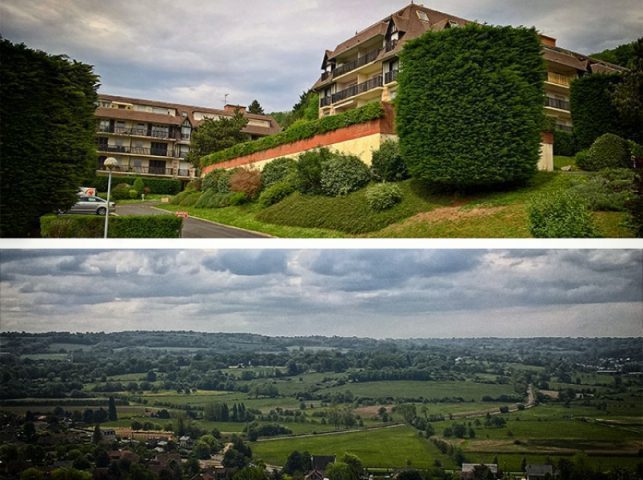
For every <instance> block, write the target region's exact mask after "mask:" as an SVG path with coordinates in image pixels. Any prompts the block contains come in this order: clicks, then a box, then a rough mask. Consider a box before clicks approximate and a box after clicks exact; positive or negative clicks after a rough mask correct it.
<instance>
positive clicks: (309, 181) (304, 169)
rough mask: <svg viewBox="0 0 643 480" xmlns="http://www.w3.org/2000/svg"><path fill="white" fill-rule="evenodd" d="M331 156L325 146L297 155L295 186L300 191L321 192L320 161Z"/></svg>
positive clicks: (324, 160)
mask: <svg viewBox="0 0 643 480" xmlns="http://www.w3.org/2000/svg"><path fill="white" fill-rule="evenodd" d="M331 158H333V154H332V153H331V151H330V150H328V149H327V148H320V149H319V150H311V151H309V152H304V153H302V154H301V155H299V156H298V157H297V188H299V191H300V192H301V193H306V194H311V195H315V194H318V193H321V191H322V188H321V169H322V163H324V162H326V161H327V160H330V159H331Z"/></svg>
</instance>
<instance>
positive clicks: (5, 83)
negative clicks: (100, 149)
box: [0, 38, 98, 237]
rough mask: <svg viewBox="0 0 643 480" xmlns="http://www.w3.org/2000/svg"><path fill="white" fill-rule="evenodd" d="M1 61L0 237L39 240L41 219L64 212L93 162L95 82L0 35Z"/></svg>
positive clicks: (78, 66)
mask: <svg viewBox="0 0 643 480" xmlns="http://www.w3.org/2000/svg"><path fill="white" fill-rule="evenodd" d="M0 58H1V59H2V61H0V118H1V119H2V127H1V128H0V159H1V160H0V185H1V188H0V192H1V194H0V236H2V237H26V236H29V235H38V219H39V218H40V216H41V215H43V214H45V213H48V212H52V211H55V210H57V209H62V210H66V209H68V208H69V207H71V206H72V205H73V204H74V203H75V202H76V200H77V197H76V192H77V191H78V187H79V186H80V185H81V180H82V179H83V178H85V177H86V176H88V175H89V174H90V172H91V169H92V168H93V167H95V165H96V146H95V144H94V130H95V128H96V123H95V119H94V111H95V110H96V101H97V99H98V97H97V94H96V89H97V88H98V77H97V76H96V75H95V74H94V72H93V70H92V66H91V65H85V64H84V63H80V62H76V61H72V60H70V59H68V58H67V57H65V56H60V55H56V56H54V55H48V54H47V53H45V52H42V51H36V50H31V49H29V48H27V47H26V46H25V45H23V44H20V45H14V44H12V43H11V42H10V41H8V40H4V39H1V38H0Z"/></svg>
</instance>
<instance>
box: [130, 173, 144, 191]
mask: <svg viewBox="0 0 643 480" xmlns="http://www.w3.org/2000/svg"><path fill="white" fill-rule="evenodd" d="M132 187H134V190H136V193H138V194H139V195H140V194H141V193H143V189H144V188H145V182H143V179H142V178H141V177H136V180H134V184H133V185H132Z"/></svg>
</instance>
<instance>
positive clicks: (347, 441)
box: [251, 426, 454, 468]
mask: <svg viewBox="0 0 643 480" xmlns="http://www.w3.org/2000/svg"><path fill="white" fill-rule="evenodd" d="M251 447H252V450H253V452H254V454H255V456H256V458H257V459H262V460H264V461H265V462H267V463H271V464H275V465H283V464H284V462H285V460H286V458H287V457H288V455H289V454H290V453H291V452H292V451H293V450H299V451H303V450H308V451H309V452H310V453H311V454H314V455H333V454H334V455H337V456H338V457H341V456H343V455H344V454H345V453H351V454H354V455H357V456H358V457H359V458H360V459H361V460H362V462H363V463H364V465H365V466H368V467H383V468H395V467H404V466H407V465H409V462H411V463H410V464H411V465H412V466H414V467H420V468H425V467H429V466H432V465H433V462H434V461H435V459H436V458H439V459H440V461H441V462H442V464H443V465H445V466H447V467H453V466H454V465H453V464H452V462H451V460H450V459H449V458H448V457H446V456H444V455H442V454H441V453H440V452H439V451H438V450H437V448H435V447H434V446H433V444H431V443H430V442H429V441H427V440H425V439H423V438H421V437H419V436H418V434H417V432H416V430H414V429H412V428H410V427H406V426H399V427H391V428H382V429H377V430H368V431H359V432H349V433H338V434H331V435H313V436H307V437H294V438H289V439H279V440H264V441H259V442H253V443H252V444H251Z"/></svg>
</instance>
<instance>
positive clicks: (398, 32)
mask: <svg viewBox="0 0 643 480" xmlns="http://www.w3.org/2000/svg"><path fill="white" fill-rule="evenodd" d="M468 23H471V21H470V20H465V19H463V18H459V17H455V16H453V15H449V14H446V13H442V12H438V11H436V10H431V9H429V8H426V7H424V6H423V5H416V4H410V5H407V6H406V7H404V8H403V9H401V10H399V11H397V12H395V13H393V14H392V15H390V16H388V17H386V18H384V19H382V20H380V21H379V22H377V23H375V24H373V25H371V26H370V27H367V28H366V29H364V30H362V31H360V32H357V33H356V34H355V36H353V37H351V38H349V39H348V40H345V41H344V42H342V43H340V44H339V45H337V46H336V47H335V49H334V50H326V52H325V54H324V58H323V61H322V71H323V72H322V74H321V77H320V78H319V80H318V81H317V82H316V83H315V85H314V87H313V89H314V90H315V91H316V92H318V93H319V97H320V99H319V115H320V117H321V116H326V115H333V114H335V113H339V112H343V111H345V110H350V109H352V108H356V107H360V106H362V105H364V104H366V103H369V102H372V101H373V100H381V101H391V100H393V99H394V98H395V95H396V92H397V87H398V85H397V81H396V78H397V73H398V71H399V68H400V62H399V53H400V51H401V49H402V47H403V46H404V43H405V42H407V41H409V40H412V39H414V38H417V37H419V36H420V35H422V34H424V33H425V32H427V31H441V30H444V29H447V28H457V27H460V26H463V25H466V24H468ZM541 41H542V44H543V55H544V58H545V62H546V65H547V80H546V82H545V92H546V96H545V110H546V112H545V113H546V114H547V115H549V116H551V117H553V118H554V119H555V122H556V125H557V127H558V128H560V129H563V130H568V131H569V130H571V128H572V119H571V113H570V105H569V87H570V83H571V81H572V80H573V79H574V78H577V77H578V76H581V75H585V74H588V73H594V72H614V71H620V70H623V69H622V68H621V67H618V66H615V65H611V64H608V63H606V62H602V61H599V60H595V59H592V58H590V57H588V56H586V55H581V54H578V53H574V52H571V51H569V50H565V49H562V48H559V47H557V46H556V39H554V38H552V37H548V36H545V35H541Z"/></svg>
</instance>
